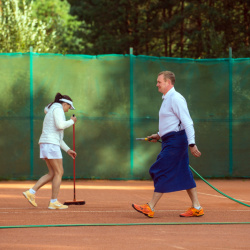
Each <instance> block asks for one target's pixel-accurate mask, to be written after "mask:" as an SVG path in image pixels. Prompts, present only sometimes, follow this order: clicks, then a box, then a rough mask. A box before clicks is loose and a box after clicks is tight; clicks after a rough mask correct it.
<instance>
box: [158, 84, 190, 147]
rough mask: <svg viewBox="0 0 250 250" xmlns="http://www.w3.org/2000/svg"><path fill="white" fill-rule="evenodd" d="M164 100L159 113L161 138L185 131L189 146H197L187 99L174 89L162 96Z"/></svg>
mask: <svg viewBox="0 0 250 250" xmlns="http://www.w3.org/2000/svg"><path fill="white" fill-rule="evenodd" d="M162 99H163V102H162V105H161V108H160V111H159V136H160V137H162V136H163V135H165V134H167V133H169V132H173V131H175V132H177V131H180V130H184V129H185V131H186V135H187V139H188V144H195V133H194V124H193V121H192V119H191V117H190V114H189V111H188V107H187V102H186V100H185V98H184V97H183V96H182V95H181V94H180V93H178V92H177V91H175V88H174V87H173V88H172V89H170V90H169V91H168V92H167V94H166V95H163V96H162ZM180 121H181V123H180Z"/></svg>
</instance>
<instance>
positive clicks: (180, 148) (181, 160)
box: [149, 130, 196, 193]
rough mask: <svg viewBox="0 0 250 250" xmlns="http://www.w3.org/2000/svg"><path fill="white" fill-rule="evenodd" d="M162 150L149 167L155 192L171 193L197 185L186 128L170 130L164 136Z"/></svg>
mask: <svg viewBox="0 0 250 250" xmlns="http://www.w3.org/2000/svg"><path fill="white" fill-rule="evenodd" d="M161 139H162V150H161V152H160V154H159V155H158V157H157V160H156V162H155V163H154V164H153V165H152V166H151V168H150V169H149V173H150V175H151V177H152V179H153V181H154V187H155V192H158V193H170V192H175V191H180V190H187V189H190V188H194V187H196V184H195V181H194V177H193V174H192V172H191V170H190V168H189V158H188V141H187V136H186V132H185V130H182V131H179V132H170V133H168V134H166V135H164V136H163V137H162V138H161Z"/></svg>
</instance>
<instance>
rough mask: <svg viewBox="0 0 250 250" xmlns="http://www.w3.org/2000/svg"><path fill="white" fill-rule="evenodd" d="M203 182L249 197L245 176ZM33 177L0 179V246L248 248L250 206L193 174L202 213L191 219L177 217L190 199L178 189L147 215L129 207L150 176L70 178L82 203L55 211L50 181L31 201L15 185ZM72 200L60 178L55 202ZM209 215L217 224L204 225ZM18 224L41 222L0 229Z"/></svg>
mask: <svg viewBox="0 0 250 250" xmlns="http://www.w3.org/2000/svg"><path fill="white" fill-rule="evenodd" d="M209 182H210V183H211V184H212V185H214V186H215V187H216V188H218V189H219V190H221V191H222V192H224V193H226V194H227V195H229V196H231V197H233V198H235V199H238V200H240V201H242V202H244V203H248V204H250V180H210V181H209ZM33 184H34V182H33V181H22V182H21V181H8V182H3V181H2V182H0V198H1V205H0V226H1V227H2V228H0V249H250V237H249V235H250V207H247V206H243V205H241V204H239V203H236V202H234V201H231V200H229V199H227V198H225V197H223V196H222V195H220V194H219V193H217V192H216V191H215V190H213V189H212V188H211V187H209V186H208V185H207V184H206V183H204V182H203V181H201V180H197V190H198V195H199V199H200V202H201V204H202V206H203V208H204V210H205V215H204V216H203V217H199V218H181V217H179V214H180V213H181V212H183V211H185V210H186V209H187V208H188V207H189V206H190V201H189V198H188V196H187V193H186V192H185V191H180V192H175V193H170V194H165V195H164V196H163V198H162V199H161V200H160V202H159V203H158V205H157V206H156V213H155V217H154V218H148V217H146V216H144V215H142V214H140V213H138V212H136V211H135V210H134V209H133V208H132V207H131V204H132V203H137V204H144V203H146V202H148V201H149V199H150V198H151V195H152V192H153V183H152V181H89V180H86V181H77V182H76V198H77V200H82V199H83V200H85V201H86V204H85V205H83V206H82V205H81V206H70V207H69V209H66V210H56V211H54V210H49V209H48V208H47V206H48V202H49V198H50V188H51V186H50V185H46V186H45V187H43V188H42V189H41V190H39V192H38V193H37V196H36V197H37V198H36V202H37V204H38V207H37V208H35V207H32V206H31V205H30V204H29V203H28V202H27V200H26V199H25V198H24V197H23V195H22V192H23V191H25V190H27V189H28V188H30V187H32V185H33ZM72 199H73V182H72V181H63V183H62V186H61V191H60V194H59V201H61V202H64V201H66V200H72ZM212 222H213V223H217V224H206V223H212ZM229 222H230V223H235V224H230V223H229ZM242 222H248V223H249V224H247V223H246V224H243V223H242ZM160 223H169V224H165V225H159V224H160ZM178 223H179V224H178ZM182 223H190V224H186V225H185V224H182ZM203 223H204V224H203ZM227 223H229V224H227ZM241 223H242V224H241ZM62 224H63V225H64V226H59V225H62ZM76 224H77V225H76ZM138 224H140V225H138ZM154 224H155V225H154ZM157 224H158V225H157ZM19 225H41V226H40V227H28V228H18V227H15V228H3V226H19ZM49 225H54V226H51V227H49Z"/></svg>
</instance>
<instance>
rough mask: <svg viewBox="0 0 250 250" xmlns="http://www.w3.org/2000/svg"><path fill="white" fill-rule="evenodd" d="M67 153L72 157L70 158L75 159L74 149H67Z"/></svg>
mask: <svg viewBox="0 0 250 250" xmlns="http://www.w3.org/2000/svg"><path fill="white" fill-rule="evenodd" d="M67 154H68V155H69V156H71V157H72V159H75V158H76V155H77V154H76V152H75V151H73V150H71V149H69V150H68V151H67Z"/></svg>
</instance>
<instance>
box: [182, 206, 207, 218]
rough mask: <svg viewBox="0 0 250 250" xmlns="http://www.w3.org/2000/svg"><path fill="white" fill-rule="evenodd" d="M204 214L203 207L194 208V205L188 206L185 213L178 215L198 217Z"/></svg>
mask: <svg viewBox="0 0 250 250" xmlns="http://www.w3.org/2000/svg"><path fill="white" fill-rule="evenodd" d="M202 215H204V211H203V208H201V209H196V208H194V207H190V208H189V209H188V210H187V211H186V212H185V213H182V214H180V217H199V216H202Z"/></svg>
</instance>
